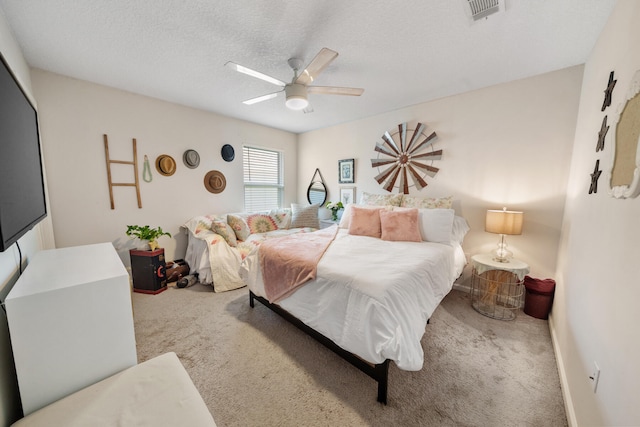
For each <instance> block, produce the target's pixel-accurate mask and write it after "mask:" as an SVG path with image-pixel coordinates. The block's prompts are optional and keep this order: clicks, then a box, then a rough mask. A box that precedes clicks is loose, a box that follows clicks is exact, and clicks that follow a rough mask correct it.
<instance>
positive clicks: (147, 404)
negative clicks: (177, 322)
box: [13, 353, 216, 427]
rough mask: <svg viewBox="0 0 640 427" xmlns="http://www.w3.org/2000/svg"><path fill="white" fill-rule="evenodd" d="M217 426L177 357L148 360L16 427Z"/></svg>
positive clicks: (166, 354)
mask: <svg viewBox="0 0 640 427" xmlns="http://www.w3.org/2000/svg"><path fill="white" fill-rule="evenodd" d="M116 425H117V426H154V427H155V426H191V427H193V426H215V425H216V423H215V422H214V420H213V417H212V416H211V413H210V412H209V410H208V409H207V406H206V405H205V403H204V400H202V397H201V396H200V393H198V390H197V389H196V387H195V385H194V384H193V382H192V381H191V378H190V377H189V374H188V373H187V371H186V370H185V369H184V367H183V366H182V363H180V360H179V359H178V356H176V354H175V353H165V354H163V355H161V356H158V357H155V358H153V359H150V360H147V361H146V362H143V363H140V364H139V365H136V366H133V367H131V368H129V369H126V370H124V371H122V372H119V373H117V374H115V375H113V376H111V377H109V378H106V379H104V380H102V381H100V382H98V383H96V384H93V385H91V386H89V387H86V388H84V389H82V390H80V391H78V392H75V393H73V394H71V395H69V396H67V397H64V398H62V399H60V400H58V401H56V402H54V403H52V404H50V405H48V406H45V407H44V408H42V409H40V410H38V411H35V412H32V413H31V414H29V415H28V416H26V417H25V418H23V419H21V420H19V421H17V422H16V423H15V424H13V426H16V427H25V426H37V427H39V426H66V427H70V426H116Z"/></svg>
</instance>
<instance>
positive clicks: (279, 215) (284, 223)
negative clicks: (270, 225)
mask: <svg viewBox="0 0 640 427" xmlns="http://www.w3.org/2000/svg"><path fill="white" fill-rule="evenodd" d="M269 216H270V217H271V218H272V219H273V220H274V221H275V223H276V225H277V226H278V230H286V229H288V228H289V227H291V209H286V208H285V209H271V210H270V211H269Z"/></svg>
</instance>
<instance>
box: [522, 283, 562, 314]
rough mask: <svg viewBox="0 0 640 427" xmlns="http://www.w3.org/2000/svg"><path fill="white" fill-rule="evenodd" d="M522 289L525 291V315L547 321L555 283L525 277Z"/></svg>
mask: <svg viewBox="0 0 640 427" xmlns="http://www.w3.org/2000/svg"><path fill="white" fill-rule="evenodd" d="M524 287H525V289H526V292H525V297H524V312H525V314H528V315H529V316H532V317H535V318H538V319H548V318H549V312H550V311H551V305H552V304H553V294H554V292H555V290H556V281H555V280H553V279H534V278H533V277H529V276H525V277H524Z"/></svg>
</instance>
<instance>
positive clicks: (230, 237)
mask: <svg viewBox="0 0 640 427" xmlns="http://www.w3.org/2000/svg"><path fill="white" fill-rule="evenodd" d="M211 229H212V230H213V231H214V232H215V233H217V234H219V235H221V236H222V237H224V240H226V242H227V243H228V244H229V246H232V247H236V246H237V245H238V240H237V239H236V233H235V232H234V231H233V228H231V226H230V225H229V224H228V223H227V220H226V219H224V218H217V219H214V220H213V221H212V223H211Z"/></svg>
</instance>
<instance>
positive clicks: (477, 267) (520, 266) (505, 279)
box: [471, 254, 529, 320]
mask: <svg viewBox="0 0 640 427" xmlns="http://www.w3.org/2000/svg"><path fill="white" fill-rule="evenodd" d="M471 267H472V274H471V306H472V307H473V308H474V309H475V310H476V311H477V312H478V313H480V314H483V315H485V316H488V317H491V318H494V319H499V320H513V319H515V318H516V315H517V313H518V310H519V309H520V304H521V301H522V295H523V294H524V276H525V275H527V274H528V273H529V266H528V265H527V264H526V263H525V262H523V261H520V260H517V259H514V258H512V259H511V260H510V261H509V262H498V261H494V259H493V256H492V255H491V254H481V255H474V256H473V257H471Z"/></svg>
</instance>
